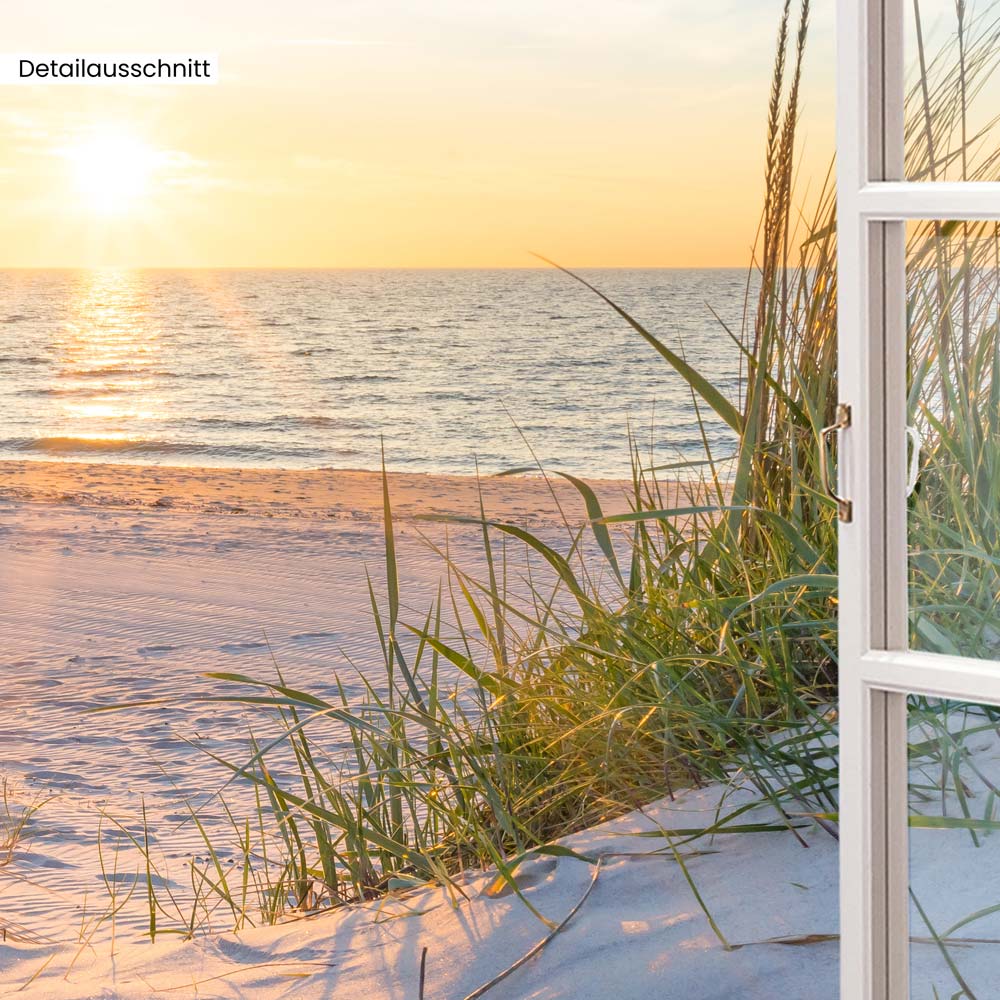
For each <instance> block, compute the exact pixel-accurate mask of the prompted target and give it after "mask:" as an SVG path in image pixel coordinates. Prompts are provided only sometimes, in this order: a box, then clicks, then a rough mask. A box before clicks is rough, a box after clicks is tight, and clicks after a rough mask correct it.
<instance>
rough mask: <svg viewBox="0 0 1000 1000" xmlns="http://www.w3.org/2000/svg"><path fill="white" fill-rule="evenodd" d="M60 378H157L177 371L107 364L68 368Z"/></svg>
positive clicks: (175, 374)
mask: <svg viewBox="0 0 1000 1000" xmlns="http://www.w3.org/2000/svg"><path fill="white" fill-rule="evenodd" d="M59 375H60V377H61V378H113V377H115V376H117V377H119V378H120V377H123V376H124V377H128V378H130V377H132V376H134V375H151V376H155V377H157V378H179V377H180V376H178V374H177V372H172V371H169V370H168V369H164V368H142V367H136V366H135V365H107V366H106V367H104V368H69V369H64V370H63V371H61V372H59Z"/></svg>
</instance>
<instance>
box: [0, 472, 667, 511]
mask: <svg viewBox="0 0 1000 1000" xmlns="http://www.w3.org/2000/svg"><path fill="white" fill-rule="evenodd" d="M387 477H388V481H389V491H390V498H391V502H392V507H393V516H394V518H395V519H397V520H401V521H406V520H413V519H415V518H418V517H426V516H432V517H437V516H449V515H450V516H467V517H468V516H471V517H478V516H479V496H480V490H481V493H482V502H483V506H484V508H485V510H486V514H487V516H488V517H495V518H501V519H504V520H517V521H518V522H520V523H524V524H527V525H546V524H558V523H561V522H562V519H563V515H565V516H566V518H567V519H569V520H571V521H573V522H577V523H578V522H581V521H583V520H586V517H587V512H586V508H585V505H584V503H583V500H582V498H581V497H580V494H579V493H578V492H577V490H576V488H575V487H574V486H573V485H572V484H571V483H569V482H567V481H566V480H565V479H563V478H562V477H561V476H558V475H555V474H551V475H550V476H549V478H548V481H546V480H545V479H543V478H542V477H541V476H535V475H531V476H526V475H520V476H502V477H497V476H493V477H483V478H480V479H479V480H477V479H476V477H475V476H462V475H453V474H435V473H423V472H389V473H387ZM585 481H586V482H587V483H588V484H589V485H590V486H591V487H592V488H593V490H594V492H595V493H596V495H597V497H598V499H599V500H600V503H601V506H602V509H603V511H604V513H605V514H606V515H611V514H621V513H625V512H627V511H628V510H630V506H629V496H630V494H631V491H632V484H631V483H630V482H626V481H622V480H614V479H599V478H595V479H586V480H585ZM661 486H662V487H663V488H664V490H665V491H667V492H668V493H669V494H672V495H674V496H676V495H677V494H678V493H679V492H680V490H681V489H682V484H677V483H663V484H661ZM2 502H15V503H45V504H60V505H70V506H74V507H87V508H91V507H98V508H111V509H131V510H140V509H148V510H162V511H168V510H177V511H183V512H185V513H199V514H226V515H244V516H256V517H275V518H306V519H336V520H357V521H372V520H379V519H381V518H382V512H383V506H382V473H381V472H379V471H371V470H364V469H268V468H247V469H241V468H208V467H188V466H165V465H139V464H136V465H132V464H124V463H122V464H118V463H110V462H63V461H43V460H35V459H25V460H0V503H2Z"/></svg>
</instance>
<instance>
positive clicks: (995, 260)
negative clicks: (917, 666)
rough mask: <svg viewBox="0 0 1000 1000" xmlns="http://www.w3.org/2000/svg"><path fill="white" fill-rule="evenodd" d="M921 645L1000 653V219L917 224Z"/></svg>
mask: <svg viewBox="0 0 1000 1000" xmlns="http://www.w3.org/2000/svg"><path fill="white" fill-rule="evenodd" d="M907 317H908V337H909V359H908V365H909V402H908V424H909V427H908V439H907V441H905V442H904V441H900V442H899V447H901V448H903V447H905V448H907V450H908V455H909V460H910V463H909V471H910V481H909V484H908V491H909V494H908V499H907V504H908V542H909V580H910V645H911V647H912V648H914V649H920V650H925V651H928V652H936V653H948V654H956V655H962V656H971V657H980V658H984V659H997V658H1000V224H998V223H994V222H988V223H963V222H946V223H941V222H915V223H912V224H910V227H909V231H908V250H907Z"/></svg>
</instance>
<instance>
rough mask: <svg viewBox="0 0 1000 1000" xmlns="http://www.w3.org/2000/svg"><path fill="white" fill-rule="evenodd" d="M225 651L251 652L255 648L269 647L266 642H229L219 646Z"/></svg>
mask: <svg viewBox="0 0 1000 1000" xmlns="http://www.w3.org/2000/svg"><path fill="white" fill-rule="evenodd" d="M219 649H221V650H222V652H223V653H251V652H253V651H254V650H255V649H267V643H266V642H227V643H224V644H223V645H221V646H220V647H219Z"/></svg>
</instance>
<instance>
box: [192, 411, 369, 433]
mask: <svg viewBox="0 0 1000 1000" xmlns="http://www.w3.org/2000/svg"><path fill="white" fill-rule="evenodd" d="M195 422H196V423H197V424H198V425H199V426H201V427H226V428H229V429H230V430H240V431H260V430H269V429H270V430H287V429H289V428H293V427H344V426H345V425H353V424H354V423H355V422H354V421H349V420H347V419H341V418H339V417H327V416H323V415H321V414H315V415H307V416H290V415H288V414H278V415H277V416H274V417H264V418H263V419H261V420H240V419H234V418H232V417H199V418H198V419H197V420H196V421H195ZM359 426H363V424H360V425H359Z"/></svg>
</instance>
